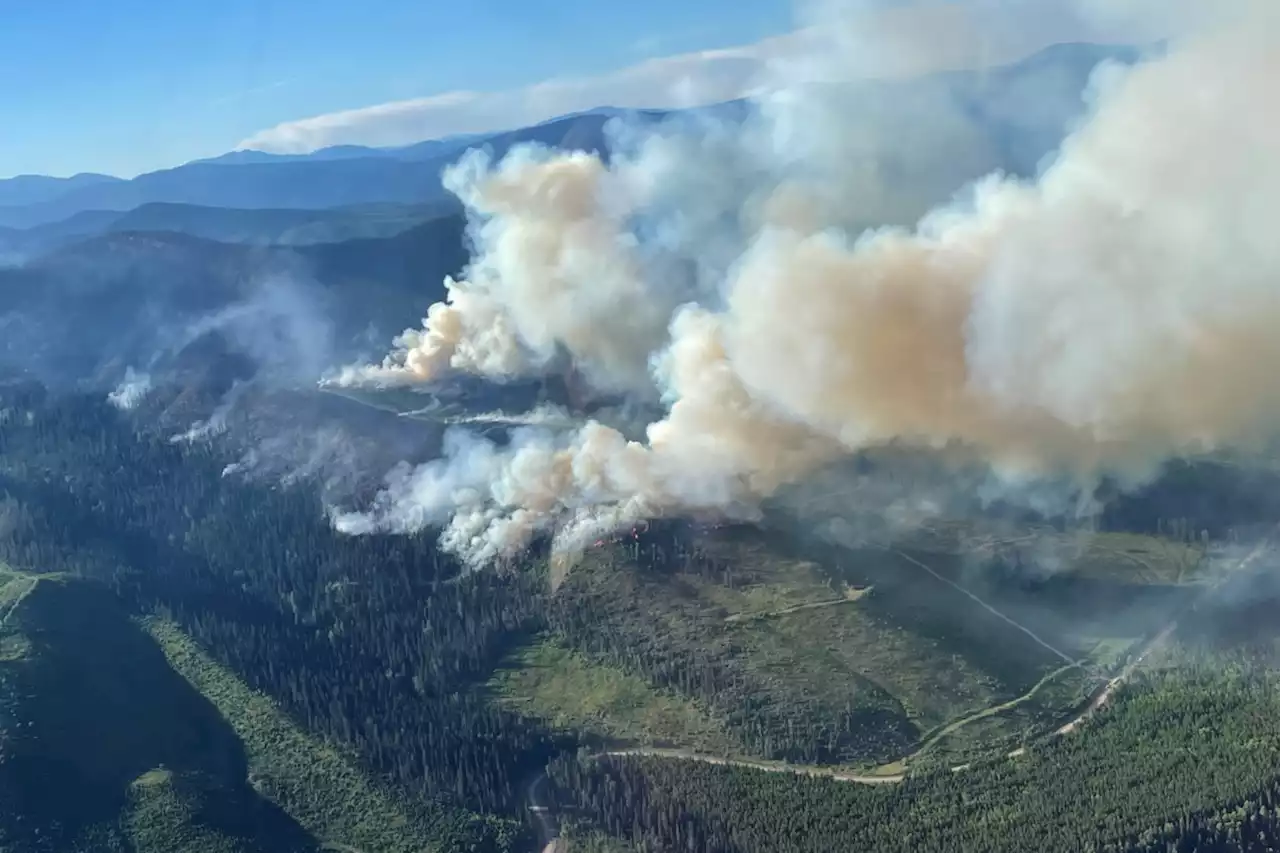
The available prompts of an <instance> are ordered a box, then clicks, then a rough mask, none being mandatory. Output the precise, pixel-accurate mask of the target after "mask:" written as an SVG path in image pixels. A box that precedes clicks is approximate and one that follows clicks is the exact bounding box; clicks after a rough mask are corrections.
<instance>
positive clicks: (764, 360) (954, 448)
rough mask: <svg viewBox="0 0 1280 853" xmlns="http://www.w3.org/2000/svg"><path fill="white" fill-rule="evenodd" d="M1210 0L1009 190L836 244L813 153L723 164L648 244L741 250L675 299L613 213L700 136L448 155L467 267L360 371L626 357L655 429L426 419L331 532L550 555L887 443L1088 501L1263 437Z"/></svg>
mask: <svg viewBox="0 0 1280 853" xmlns="http://www.w3.org/2000/svg"><path fill="white" fill-rule="evenodd" d="M1235 11H1237V12H1239V15H1238V16H1237V17H1235V18H1233V19H1232V20H1231V21H1228V22H1226V23H1219V25H1217V26H1215V27H1212V28H1206V29H1205V30H1204V31H1203V32H1201V33H1200V34H1199V35H1198V36H1197V37H1195V38H1193V39H1188V40H1186V41H1185V42H1181V43H1176V44H1174V45H1173V46H1172V47H1171V49H1170V50H1169V51H1168V52H1167V54H1166V55H1164V56H1162V57H1161V58H1158V59H1152V60H1150V61H1148V62H1145V63H1143V64H1140V65H1138V66H1136V67H1134V68H1133V69H1132V70H1130V71H1126V72H1119V71H1115V70H1113V71H1112V73H1109V74H1106V75H1101V76H1100V77H1099V83H1098V91H1097V92H1096V103H1095V108H1094V111H1093V113H1092V115H1091V117H1090V119H1089V121H1088V122H1087V123H1085V124H1084V125H1082V126H1081V127H1080V128H1079V129H1078V130H1077V131H1076V132H1075V133H1073V134H1072V135H1071V136H1069V137H1068V139H1067V140H1066V141H1065V142H1064V144H1063V145H1062V147H1061V150H1060V152H1059V154H1058V156H1057V157H1056V159H1055V160H1054V161H1053V162H1052V163H1051V164H1050V165H1049V166H1047V168H1046V169H1045V170H1044V171H1043V174H1042V175H1041V176H1040V178H1039V179H1038V180H1037V181H1034V182H1027V181H1019V180H1013V179H1009V178H1004V177H1001V176H999V175H995V176H991V177H989V178H987V179H985V180H984V181H982V182H980V183H979V184H978V185H977V186H976V187H974V188H973V191H972V193H970V194H969V196H968V197H967V199H966V201H965V202H964V203H963V204H959V203H957V204H954V205H951V206H949V207H946V208H944V209H940V210H937V211H935V212H933V213H931V214H929V215H928V216H926V217H925V218H924V219H923V220H921V221H920V222H919V224H918V225H917V226H916V227H914V228H912V229H904V228H896V227H886V228H882V229H875V230H869V231H862V232H861V233H857V232H853V233H851V232H850V230H849V226H848V223H850V222H853V221H856V220H857V219H858V215H857V211H856V208H857V205H858V199H857V198H856V197H850V198H848V199H847V202H848V206H849V209H848V210H843V211H836V210H832V207H831V201H832V199H831V198H830V196H828V195H823V194H821V193H818V194H816V195H815V194H814V188H815V187H820V185H821V180H820V179H821V174H820V170H819V173H817V174H815V172H814V170H813V169H812V168H810V169H809V170H808V171H807V172H806V173H805V174H804V178H803V180H793V179H792V177H793V176H794V174H795V172H794V170H775V171H773V172H772V173H768V172H765V173H763V175H762V176H761V177H759V178H758V179H757V180H754V181H751V182H746V183H744V182H743V171H745V172H748V173H749V172H750V171H751V170H750V169H746V170H732V169H730V170H729V171H730V173H731V174H729V175H728V176H727V178H726V181H725V182H724V183H723V184H722V185H721V188H722V189H723V188H725V187H732V188H734V189H735V190H737V192H736V193H732V194H728V195H726V194H725V193H720V194H719V195H716V194H708V195H707V196H706V198H708V199H710V200H709V201H706V200H704V201H703V202H699V204H717V205H721V206H722V208H721V212H726V211H725V209H724V205H725V204H726V198H732V199H733V203H734V204H735V205H736V209H734V210H732V211H729V212H732V213H733V214H734V216H733V217H731V219H732V222H731V223H730V224H729V225H728V226H726V227H725V228H724V229H723V230H717V229H718V228H719V226H718V225H717V226H713V225H712V224H709V223H719V222H721V221H722V219H723V217H718V216H715V215H711V216H708V215H706V213H707V210H706V208H705V207H704V208H701V209H693V210H691V211H690V214H689V215H688V216H686V217H683V218H682V217H680V216H679V215H673V214H672V213H671V212H670V211H669V210H666V208H663V216H662V217H661V220H660V223H659V224H660V225H662V226H663V227H664V228H666V229H667V231H666V232H665V233H667V234H668V237H669V235H670V233H671V231H672V229H674V231H675V233H677V234H682V235H683V236H682V237H679V238H677V239H667V240H666V242H665V245H666V246H668V247H670V246H677V247H683V248H688V247H689V246H691V245H692V244H693V243H695V242H698V241H694V240H691V239H689V234H690V233H692V232H691V231H689V230H686V231H684V232H681V231H680V228H681V227H682V226H686V227H687V229H695V230H696V229H697V228H702V227H705V228H707V229H709V230H708V234H715V235H717V236H718V237H724V236H725V235H726V234H728V235H730V236H731V238H732V239H735V240H737V241H738V245H739V247H740V249H741V251H740V252H738V253H737V255H736V258H735V259H734V260H733V261H732V263H729V264H727V265H725V264H716V263H711V264H698V263H695V266H696V267H697V268H698V270H699V280H698V282H697V283H696V286H695V287H693V288H692V289H690V290H689V291H687V292H689V293H692V294H693V297H692V299H690V300H688V301H685V302H684V303H683V304H680V305H677V304H676V303H675V302H673V301H672V299H671V298H670V296H671V294H673V293H678V292H680V291H679V289H678V288H674V289H673V288H670V287H668V286H667V283H665V282H661V281H653V280H652V279H651V277H649V274H650V273H651V271H652V269H653V268H655V266H656V268H658V269H669V268H670V267H664V266H663V265H662V264H657V265H653V264H650V263H649V261H648V260H647V259H646V255H645V253H644V251H643V249H642V247H641V243H640V241H637V240H635V239H634V238H632V237H631V236H630V234H631V233H632V232H630V231H629V230H628V223H629V222H634V221H637V220H641V221H642V220H643V216H644V214H645V212H646V210H653V209H654V206H655V205H657V206H661V205H663V204H665V202H666V201H669V200H670V199H671V198H676V197H679V195H680V190H681V186H682V184H681V183H679V182H680V181H681V180H682V177H681V176H682V175H683V176H684V180H695V177H694V176H703V177H704V178H705V176H706V175H708V174H715V173H716V172H717V170H723V169H725V168H726V167H725V165H724V164H725V159H724V158H722V157H711V156H710V155H711V154H714V153H715V152H716V150H717V149H716V146H715V145H708V146H706V147H705V148H699V147H698V146H696V145H689V146H685V148H684V149H683V150H684V151H685V152H686V153H689V154H690V155H691V156H690V157H689V158H688V160H686V161H682V162H678V163H674V164H673V162H672V158H670V157H659V158H656V162H658V163H659V165H660V166H661V168H657V167H655V166H654V163H655V157H654V152H655V151H658V152H663V153H667V154H669V153H670V151H671V150H672V147H671V146H670V145H669V144H666V142H664V141H663V140H662V139H661V138H659V140H658V142H659V143H661V144H655V146H649V147H645V146H641V149H640V151H639V153H638V154H636V155H635V156H633V157H631V158H626V157H619V158H618V159H617V160H615V162H614V163H613V164H612V165H611V166H610V167H606V166H605V165H604V164H603V163H602V162H600V161H599V160H598V159H596V158H594V157H590V156H588V155H584V154H580V153H576V154H568V155H551V154H548V153H546V152H538V153H535V154H529V153H524V154H519V155H513V156H512V157H509V158H508V159H507V160H505V161H504V162H503V163H501V164H499V165H498V166H497V167H490V166H489V165H488V164H486V163H484V162H482V161H479V160H468V161H465V162H464V163H463V164H462V166H461V167H459V169H457V170H455V171H454V172H453V173H452V177H451V182H452V186H453V187H454V188H455V190H456V191H458V193H459V195H460V196H461V197H462V198H463V199H464V200H465V201H466V202H467V203H468V205H469V206H470V207H471V209H472V211H473V213H475V214H476V215H477V218H478V221H479V222H481V223H482V224H481V225H480V226H479V229H478V231H477V234H478V239H477V243H478V247H479V250H480V254H479V256H478V258H477V260H476V262H475V264H474V266H473V269H472V271H471V278H470V280H469V281H468V282H465V283H463V282H459V283H458V284H456V285H453V287H452V293H451V297H450V302H449V303H448V304H446V305H437V306H433V307H432V309H431V312H430V313H429V315H428V317H427V320H426V327H425V329H424V331H422V332H419V333H415V334H414V335H410V336H406V338H405V339H404V340H403V341H402V342H401V343H402V347H403V350H402V351H401V352H398V353H396V354H395V355H393V356H392V357H391V358H390V359H389V360H388V363H387V364H386V365H384V366H382V367H378V368H372V369H369V370H367V372H366V373H365V374H364V376H365V378H370V379H375V380H377V379H390V378H395V379H398V380H408V381H417V380H425V379H430V378H433V377H436V376H438V375H439V374H440V372H441V371H442V370H444V369H445V368H451V369H456V370H468V371H473V372H478V373H482V374H485V375H491V376H507V375H512V374H516V373H520V372H529V371H537V370H539V369H544V368H546V367H547V366H549V365H551V363H552V362H553V361H555V360H556V359H557V358H571V359H573V361H574V362H575V363H577V364H578V365H579V366H580V367H581V368H582V369H583V371H584V372H585V373H586V375H587V376H589V377H590V378H591V379H592V381H593V382H594V383H596V384H597V386H599V387H604V388H613V389H619V388H622V389H634V388H637V387H638V386H641V385H642V384H643V380H644V379H645V378H646V374H645V372H644V367H645V366H646V364H647V363H651V364H652V373H651V377H652V380H651V381H652V382H653V383H654V385H655V386H656V388H657V389H658V391H659V392H660V394H661V396H662V399H663V400H664V401H665V403H666V404H667V415H666V417H665V418H663V419H661V420H659V421H658V422H655V423H653V424H651V425H650V426H649V427H648V429H647V434H646V439H645V440H644V441H642V442H634V441H627V440H625V439H624V437H623V436H622V435H621V434H620V433H618V432H617V431H615V430H613V429H610V428H608V427H605V426H603V425H600V424H598V423H588V424H587V425H586V426H584V427H583V428H582V429H581V430H580V431H578V432H577V433H576V434H574V435H571V436H560V435H555V434H551V433H547V432H544V431H526V432H522V433H517V434H516V435H515V436H514V438H513V441H512V442H511V445H510V446H509V447H506V448H501V449H500V448H498V447H496V446H494V445H491V444H488V443H486V442H482V441H479V440H478V439H474V438H470V437H466V436H464V435H461V434H456V435H454V437H453V438H452V439H451V443H450V452H449V453H448V454H447V456H446V457H445V458H444V459H442V460H440V461H438V462H435V463H431V464H428V465H426V466H423V467H421V468H419V469H417V470H403V471H399V472H397V473H396V474H395V475H394V476H393V477H392V478H391V479H390V480H389V482H388V485H387V488H386V490H385V491H384V492H383V493H382V495H381V496H380V497H379V499H378V501H377V502H376V504H375V506H374V507H373V508H372V509H371V510H370V511H369V512H368V513H365V514H348V515H338V516H336V518H335V523H336V524H337V525H338V526H339V527H340V528H341V529H344V530H348V531H351V532H360V531H369V530H376V529H389V530H408V529H415V528H418V527H421V526H424V525H435V524H445V525H447V526H446V534H445V540H444V541H445V543H446V545H447V546H448V547H450V548H452V549H454V550H455V551H457V552H458V553H460V554H462V555H464V556H465V557H466V558H467V559H468V560H470V561H471V562H472V563H473V564H477V565H478V564H482V563H484V562H486V561H488V560H491V559H493V558H495V557H499V556H502V555H508V554H512V553H514V552H516V551H517V550H518V549H519V548H521V547H522V546H524V545H525V544H526V543H527V542H528V541H529V539H530V538H531V536H533V535H535V534H536V533H537V532H539V531H546V530H550V529H553V528H555V529H558V530H559V531H560V533H559V537H558V540H557V541H558V544H559V545H560V546H561V547H563V548H566V549H571V548H573V547H574V546H575V545H576V544H578V543H580V542H581V541H582V539H583V537H586V536H593V535H595V533H596V531H597V530H599V529H600V528H601V527H611V526H614V525H617V524H619V523H624V522H626V521H628V520H631V519H634V518H637V517H640V516H643V515H650V514H655V513H662V512H675V513H679V512H684V511H689V510H701V509H711V510H715V511H719V512H726V513H732V514H744V515H749V514H751V513H753V512H754V511H756V509H757V508H758V506H759V504H760V502H761V500H763V499H764V498H766V497H768V496H770V495H771V494H773V493H774V492H775V491H776V490H777V489H778V488H780V487H781V486H783V485H785V484H788V483H791V482H794V481H796V480H798V479H800V478H803V477H805V476H806V475H808V474H810V473H811V472H813V471H814V470H815V469H816V468H818V467H819V466H821V465H823V464H825V463H828V462H830V461H832V460H835V459H838V458H840V457H842V456H845V455H847V454H850V453H853V452H857V451H859V450H864V449H869V448H876V447H881V446H885V445H891V444H892V445H899V446H907V447H919V448H925V449H933V450H942V449H946V450H948V451H949V452H951V453H954V454H956V455H957V456H958V457H961V458H966V459H969V460H973V459H978V460H981V461H982V462H984V463H985V464H987V465H989V466H991V468H992V469H993V470H994V471H996V472H997V473H998V474H999V475H1000V476H1001V477H1003V478H1005V479H1006V480H1010V481H1027V480H1036V479H1037V478H1048V477H1055V478H1061V477H1067V478H1071V479H1072V480H1074V481H1075V482H1077V483H1079V484H1080V485H1081V486H1082V487H1087V486H1088V485H1089V484H1090V483H1091V482H1093V481H1094V480H1095V479H1096V478H1097V477H1099V476H1100V475H1103V474H1108V475H1114V476H1118V477H1120V478H1121V479H1122V480H1128V481H1130V482H1137V481H1140V480H1142V479H1143V478H1144V477H1148V476H1150V474H1151V473H1152V472H1153V471H1154V469H1155V467H1156V466H1157V465H1158V464H1159V463H1160V462H1161V461H1163V460H1165V459H1168V458H1170V457H1173V456H1177V455H1181V454H1187V453H1193V452H1199V451H1205V450H1210V449H1214V448H1220V447H1235V448H1248V447H1252V446H1254V445H1256V444H1257V443H1259V442H1261V441H1264V440H1265V439H1266V438H1268V437H1269V436H1271V435H1272V434H1274V433H1275V432H1276V428H1277V426H1280V378H1277V374H1276V371H1275V367H1274V365H1275V364H1277V362H1278V358H1280V335H1276V334H1275V330H1276V329H1277V328H1280V241H1277V240H1276V239H1275V236H1274V234H1273V233H1272V232H1273V230H1274V225H1273V219H1274V216H1273V213H1274V208H1275V205H1276V200H1277V199H1280V160H1278V159H1277V153H1276V152H1277V151H1280V118H1277V115H1276V114H1275V111H1274V110H1272V109H1270V103H1271V99H1272V97H1273V93H1275V92H1277V91H1280V27H1278V26H1277V17H1276V13H1274V12H1272V11H1270V10H1269V9H1268V8H1267V7H1266V6H1264V5H1260V4H1251V5H1248V6H1247V7H1242V8H1240V9H1237V10H1235ZM797 97H799V95H797ZM766 115H767V111H766ZM872 118H873V117H872ZM846 124H847V121H846V122H833V123H831V124H830V125H829V126H827V127H819V128H815V129H816V130H827V129H831V128H836V129H838V128H839V127H841V126H843V125H846ZM767 136H768V135H767V134H764V137H765V138H767ZM760 139H761V135H760V134H758V133H757V134H746V135H745V136H744V140H743V142H742V145H743V146H744V147H751V148H752V150H751V152H749V154H746V155H743V157H742V159H743V160H744V161H745V162H748V163H751V162H754V163H756V164H757V165H758V164H759V163H760V161H759V160H758V159H754V160H753V158H757V157H758V151H757V149H756V148H755V146H757V145H758V144H759V142H760ZM826 142H827V143H828V144H824V145H822V146H820V147H821V148H822V149H823V150H826V151H830V150H833V149H835V148H837V147H838V140H826ZM699 153H702V154H704V155H708V156H704V157H701V158H700V157H699V156H698V154H699ZM779 156H780V157H781V156H782V155H781V154H780V155H779ZM809 165H810V166H812V165H813V164H809ZM819 165H822V162H821V161H820V162H819ZM676 166H678V168H676ZM815 177H816V178H817V179H819V180H816V181H815ZM846 177H847V176H842V175H832V176H831V181H830V183H831V184H833V185H838V186H844V187H847V186H848V182H847V181H846V180H844V178H846ZM669 182H677V183H675V184H672V183H669ZM714 212H715V211H712V213H714ZM677 213H678V212H677ZM655 233H657V234H659V235H661V234H663V233H664V232H663V230H662V228H658V229H656V230H655ZM709 242H710V243H711V244H714V245H715V246H716V248H717V251H719V250H721V249H722V248H723V245H724V241H723V240H711V241H709ZM691 259H692V260H694V261H695V262H697V261H701V260H703V259H702V258H698V257H692V256H691ZM716 270H719V271H720V275H719V277H718V278H716V279H714V280H706V277H707V276H708V275H709V274H712V273H714V272H715V271H716ZM709 271H711V272H709ZM347 378H348V379H355V378H358V377H356V376H355V375H353V374H349V375H348V377H347Z"/></svg>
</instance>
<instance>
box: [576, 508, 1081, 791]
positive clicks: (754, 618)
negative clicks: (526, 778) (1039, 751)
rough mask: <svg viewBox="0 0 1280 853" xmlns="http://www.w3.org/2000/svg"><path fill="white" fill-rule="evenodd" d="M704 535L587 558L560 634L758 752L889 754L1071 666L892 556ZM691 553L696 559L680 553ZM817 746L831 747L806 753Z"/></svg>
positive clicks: (752, 533) (739, 535)
mask: <svg viewBox="0 0 1280 853" xmlns="http://www.w3.org/2000/svg"><path fill="white" fill-rule="evenodd" d="M695 536H696V539H695V540H694V543H695V544H694V545H689V544H688V543H687V542H686V544H685V545H678V544H675V543H672V542H670V541H669V540H664V541H659V542H656V543H653V544H646V543H645V542H644V541H643V540H641V541H639V542H638V543H637V542H634V541H631V542H628V541H624V542H622V543H619V544H618V545H617V546H616V547H612V548H611V547H602V548H598V549H595V550H594V551H589V552H588V553H587V554H586V555H585V556H584V559H583V561H582V563H581V564H580V565H579V566H578V567H577V568H576V569H575V570H574V571H573V573H571V575H570V576H569V580H568V582H567V583H566V585H565V586H564V587H563V588H562V589H561V592H560V598H561V601H562V603H566V602H567V604H566V606H572V607H574V608H576V610H577V615H575V616H573V617H572V618H564V619H563V620H562V621H561V622H560V623H559V624H558V626H557V631H559V632H560V638H561V641H562V642H563V643H564V644H565V645H566V646H568V647H571V648H575V649H579V650H582V651H583V652H584V653H585V654H586V655H587V656H588V657H590V659H592V660H606V661H609V662H610V665H611V666H612V667H615V668H617V669H619V670H623V671H626V672H629V673H632V674H634V675H635V676H637V677H639V678H641V679H643V680H645V681H646V682H652V683H656V684H664V685H666V686H667V687H668V688H669V689H671V690H674V691H678V692H679V693H680V695H682V696H686V697H689V698H692V699H695V700H696V701H697V702H698V703H699V704H701V705H702V706H703V707H707V708H711V709H714V710H713V713H714V714H715V715H716V716H718V717H719V718H721V719H723V720H724V723H725V727H726V728H727V729H728V730H729V731H730V732H732V733H733V735H734V736H735V738H737V739H738V740H740V741H741V742H742V743H743V744H744V745H745V746H746V747H747V748H748V751H749V752H750V754H752V755H756V756H767V757H770V758H786V759H787V760H789V761H793V762H796V763H806V764H812V763H835V764H842V765H846V766H848V765H857V766H867V765H869V764H870V765H874V764H877V763H882V762H885V761H892V760H893V759H895V758H897V757H899V756H902V755H906V754H909V753H910V752H912V751H913V749H914V746H915V745H918V744H919V742H920V741H922V740H923V739H924V738H925V737H926V736H927V735H928V734H930V733H932V732H935V731H937V730H938V729H940V728H941V727H943V726H946V725H947V724H949V723H951V722H953V721H955V720H957V719H962V718H965V717H969V716H972V715H975V714H978V713H980V712H983V711H985V710H987V709H990V708H992V707H995V706H999V705H1001V704H1002V703H1007V702H1010V701H1011V700H1014V699H1016V698H1017V697H1020V696H1022V695H1023V694H1025V693H1026V692H1027V691H1029V690H1031V689H1032V688H1033V686H1035V685H1036V683H1037V682H1039V681H1040V680H1041V679H1043V678H1044V677H1045V676H1047V675H1048V674H1049V673H1051V672H1053V671H1054V670H1056V669H1059V668H1061V667H1062V666H1063V665H1064V663H1065V662H1064V661H1063V659H1062V658H1061V657H1058V656H1057V655H1055V654H1054V653H1053V652H1051V651H1049V650H1047V649H1046V648H1044V647H1042V646H1040V645H1038V644H1037V643H1035V642H1034V641H1033V640H1032V639H1031V638H1030V637H1029V636H1027V635H1026V634H1025V633H1024V632H1022V631H1020V630H1019V629H1018V628H1017V627H1015V626H1013V625H1011V624H1010V623H1009V622H1008V621H1006V620H1003V619H1002V618H1000V617H999V616H998V615H995V614H993V613H991V612H990V611H989V610H987V609H985V608H984V607H983V606H981V604H980V603H978V602H975V601H974V600H972V599H971V598H969V597H968V596H966V595H965V594H964V593H963V592H962V591H960V590H958V589H956V588H955V587H954V586H952V585H951V584H950V583H949V582H948V580H947V579H946V578H945V577H939V576H935V575H932V574H930V573H929V572H926V571H924V570H922V569H921V568H919V566H917V565H913V564H912V563H911V562H910V561H908V560H904V559H902V558H901V556H899V555H896V554H894V553H893V552H891V551H884V550H880V549H864V550H861V551H853V550H839V551H835V550H832V551H822V550H816V549H810V550H808V551H806V552H805V553H799V552H797V551H795V550H794V549H791V548H790V547H788V546H787V545H786V544H785V542H782V541H779V540H778V538H777V537H776V536H775V535H773V534H769V533H765V532H761V531H759V530H755V529H751V528H730V529H721V530H717V531H713V532H705V531H704V532H702V533H699V534H695ZM691 547H692V548H696V550H697V551H698V552H699V557H698V559H697V560H694V561H692V562H691V561H690V560H689V559H688V558H687V556H684V557H682V556H681V554H682V553H683V554H686V555H687V552H688V549H689V548H691ZM654 553H656V554H658V556H659V557H661V556H662V554H663V553H665V554H667V555H673V554H674V555H675V557H676V559H677V561H678V565H675V566H673V565H672V560H671V558H670V556H668V558H667V563H666V564H665V565H664V564H663V563H662V562H661V560H657V561H655V560H654V559H653V557H652V554H654ZM566 623H567V624H566ZM1070 651H1075V650H1074V649H1071V650H1070ZM1070 660H1072V661H1074V660H1075V658H1074V657H1072V658H1070ZM708 684H709V685H710V686H707V685H708ZM993 716H995V717H996V718H997V719H996V722H995V725H996V726H997V727H998V726H999V725H1002V724H1003V722H1004V720H1003V717H1002V716H1001V715H999V714H996V715H993ZM806 739H807V740H806ZM675 742H677V743H679V741H675ZM806 742H807V743H809V744H819V745H822V746H823V748H820V749H818V750H816V751H813V752H808V753H806V752H805V750H804V748H803V747H802V746H800V745H801V744H803V743H806ZM686 743H687V742H686ZM681 745H685V744H681ZM824 750H825V751H824Z"/></svg>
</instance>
